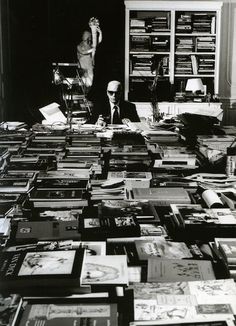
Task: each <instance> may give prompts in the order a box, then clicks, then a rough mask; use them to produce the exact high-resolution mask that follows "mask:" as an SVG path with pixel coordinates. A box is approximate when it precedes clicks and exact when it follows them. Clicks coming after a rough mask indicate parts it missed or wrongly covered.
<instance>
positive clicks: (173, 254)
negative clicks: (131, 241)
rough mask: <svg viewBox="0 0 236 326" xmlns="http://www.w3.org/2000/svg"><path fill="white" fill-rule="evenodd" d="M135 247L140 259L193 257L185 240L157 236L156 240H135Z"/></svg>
mask: <svg viewBox="0 0 236 326" xmlns="http://www.w3.org/2000/svg"><path fill="white" fill-rule="evenodd" d="M135 247H136V250H137V253H138V257H139V259H140V260H148V259H149V258H151V257H161V258H165V259H167V258H168V259H182V258H193V255H192V254H191V252H190V249H189V248H188V247H187V245H186V244H185V243H184V242H172V241H168V240H166V239H165V238H164V237H157V238H156V240H135Z"/></svg>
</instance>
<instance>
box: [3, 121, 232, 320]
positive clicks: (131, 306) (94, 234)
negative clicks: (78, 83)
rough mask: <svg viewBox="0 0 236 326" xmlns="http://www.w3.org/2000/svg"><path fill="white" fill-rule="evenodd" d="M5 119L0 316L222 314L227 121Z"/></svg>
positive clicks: (227, 236) (227, 272)
mask: <svg viewBox="0 0 236 326" xmlns="http://www.w3.org/2000/svg"><path fill="white" fill-rule="evenodd" d="M7 124H8V122H5V123H4V128H1V126H0V156H1V159H0V210H1V215H0V246H1V249H0V323H1V325H4V326H24V325H29V326H31V325H35V326H36V325H45V326H54V325H63V326H67V325H98V326H99V325H111V326H116V325H117V326H138V325H163V324H164V325H169V324H175V325H176V324H178V325H180V324H181V325H182V324H183V325H189V326H190V325H196V324H197V325H204V326H205V325H208V324H209V325H211V326H219V325H220V326H221V325H222V326H223V325H234V316H235V314H236V286H235V280H236V211H235V207H236V206H235V203H236V176H235V175H234V172H235V162H236V158H235V157H234V147H235V140H236V130H235V128H233V127H231V128H229V127H220V126H219V125H217V126H214V131H215V132H214V133H213V132H211V134H210V133H208V134H206V135H204V134H203V133H202V132H199V133H198V130H194V131H193V132H192V133H190V132H189V130H188V126H186V125H184V124H183V121H181V120H176V121H174V120H171V121H166V122H163V121H162V122H159V123H157V122H156V123H150V122H149V123H148V122H144V121H143V122H140V123H127V125H108V126H107V127H106V128H105V129H102V128H99V127H98V126H96V125H86V124H85V125H80V126H79V127H77V126H73V125H70V126H67V125H64V126H62V125H60V126H58V127H57V126H56V125H53V126H49V125H48V126H47V125H41V124H36V125H33V126H32V127H29V126H27V125H26V124H23V123H22V124H17V123H14V128H13V127H11V128H7V127H6V126H7ZM9 125H10V126H12V125H13V123H12V122H11V123H10V122H9ZM229 148H230V149H229ZM235 153H236V151H235ZM229 164H230V167H229Z"/></svg>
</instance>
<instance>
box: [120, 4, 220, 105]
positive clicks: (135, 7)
mask: <svg viewBox="0 0 236 326" xmlns="http://www.w3.org/2000/svg"><path fill="white" fill-rule="evenodd" d="M125 8H126V15H125V16H126V32H125V99H126V100H130V101H132V102H142V103H143V104H144V103H145V102H150V85H151V84H152V83H153V80H154V77H155V71H153V72H152V68H153V62H156V64H158V62H160V60H161V61H162V63H163V70H162V71H163V76H162V80H165V81H166V82H167V84H169V85H170V87H171V90H172V93H173V92H174V93H176V92H180V91H181V90H183V89H185V85H186V82H187V79H189V78H201V79H202V81H203V84H204V85H206V88H207V89H206V92H208V93H211V94H212V95H215V94H218V92H219V55H220V28H221V9H222V2H220V1H156V0H142V1H140V0H125ZM164 85H165V84H164ZM181 88H182V89H181ZM166 91H167V92H168V90H166ZM163 100H164V101H165V99H163ZM167 101H168V100H167ZM185 106H186V105H185Z"/></svg>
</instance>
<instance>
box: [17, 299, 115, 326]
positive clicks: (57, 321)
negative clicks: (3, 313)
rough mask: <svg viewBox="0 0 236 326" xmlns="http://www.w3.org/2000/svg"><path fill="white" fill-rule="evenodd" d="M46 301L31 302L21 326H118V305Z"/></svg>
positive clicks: (20, 322) (26, 305) (27, 306)
mask: <svg viewBox="0 0 236 326" xmlns="http://www.w3.org/2000/svg"><path fill="white" fill-rule="evenodd" d="M44 301H45V300H41V301H40V300H38V302H37V303H36V302H35V303H34V302H31V300H29V302H28V303H26V304H25V306H24V311H23V314H22V317H21V318H20V321H19V326H26V325H28V326H35V325H44V326H74V325H78V326H82V325H96V326H110V325H112V326H117V325H118V311H117V304H116V303H103V302H86V300H85V302H81V300H80V301H78V300H77V301H76V300H75V299H74V300H66V299H64V300H62V299H61V300H60V301H59V300H57V301H56V302H55V300H54V301H53V300H51V301H49V300H47V301H46V302H44ZM87 301H88V300H87ZM23 305H24V303H23Z"/></svg>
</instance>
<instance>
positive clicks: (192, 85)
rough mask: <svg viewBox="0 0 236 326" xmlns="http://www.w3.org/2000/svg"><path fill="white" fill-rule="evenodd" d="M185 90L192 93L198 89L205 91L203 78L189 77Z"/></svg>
mask: <svg viewBox="0 0 236 326" xmlns="http://www.w3.org/2000/svg"><path fill="white" fill-rule="evenodd" d="M185 90H186V91H190V92H192V93H196V92H197V91H200V92H204V85H203V83H202V80H201V78H191V79H188V80H187V84H186V87H185Z"/></svg>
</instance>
